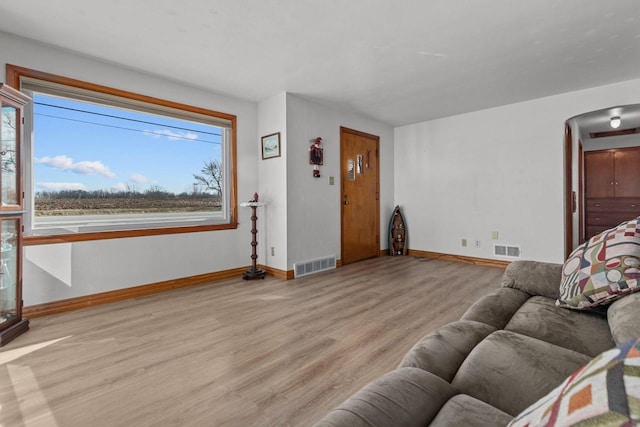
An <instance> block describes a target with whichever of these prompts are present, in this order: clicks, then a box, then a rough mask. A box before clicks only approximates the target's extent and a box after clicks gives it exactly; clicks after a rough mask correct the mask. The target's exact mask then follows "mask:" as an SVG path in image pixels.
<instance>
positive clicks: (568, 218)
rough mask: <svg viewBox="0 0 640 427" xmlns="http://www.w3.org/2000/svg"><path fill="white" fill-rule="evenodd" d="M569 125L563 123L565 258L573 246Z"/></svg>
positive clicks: (571, 144)
mask: <svg viewBox="0 0 640 427" xmlns="http://www.w3.org/2000/svg"><path fill="white" fill-rule="evenodd" d="M572 139H573V138H572V133H571V126H569V123H568V122H565V123H564V227H565V228H564V231H565V233H564V258H565V259H567V258H568V257H569V254H570V253H571V250H572V248H573V210H574V206H575V201H574V198H573V197H574V195H573V194H574V193H573V182H572V178H573V177H572V175H573V141H572Z"/></svg>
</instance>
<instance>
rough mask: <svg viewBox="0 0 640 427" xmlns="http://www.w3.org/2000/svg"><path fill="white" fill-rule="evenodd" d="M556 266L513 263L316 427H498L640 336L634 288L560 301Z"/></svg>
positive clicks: (639, 300) (639, 299)
mask: <svg viewBox="0 0 640 427" xmlns="http://www.w3.org/2000/svg"><path fill="white" fill-rule="evenodd" d="M561 268H562V266H561V265H559V264H548V263H540V262H533V261H518V262H514V263H512V264H511V265H509V267H507V269H506V270H505V273H504V276H503V279H502V287H501V288H499V289H497V290H496V291H494V292H492V293H491V294H489V295H487V296H485V297H484V298H482V299H480V300H479V301H477V302H476V303H475V304H474V305H473V306H471V307H470V308H469V309H468V310H467V311H466V313H465V314H464V315H463V316H462V318H461V319H460V320H458V321H456V322H453V323H450V324H448V325H445V326H443V327H442V328H440V329H438V330H436V331H434V332H432V333H430V334H428V335H427V336H425V337H424V338H422V339H421V340H420V341H419V342H418V343H416V344H415V345H414V347H413V348H412V349H411V350H410V351H409V352H408V353H407V354H406V355H405V357H404V359H403V360H402V361H401V363H400V366H399V367H398V368H397V369H395V370H394V371H392V372H389V373H388V374H386V375H384V376H383V377H381V378H379V379H377V380H376V381H374V382H373V383H371V384H369V385H368V386H366V387H365V388H363V389H362V390H360V391H359V392H357V393H356V394H355V395H353V396H352V397H350V398H349V399H348V400H346V401H345V402H344V403H342V404H341V405H340V406H338V407H337V408H335V409H334V410H333V411H331V412H330V413H329V414H327V415H326V416H325V417H324V418H323V419H322V420H321V421H319V422H318V423H317V424H316V426H318V427H327V426H334V427H336V426H369V427H370V426H396V425H398V426H425V425H432V426H445V425H447V426H503V425H506V424H508V423H509V422H510V421H511V420H512V419H513V418H514V417H515V416H516V415H518V414H519V413H520V412H521V411H523V410H524V409H526V408H527V407H528V406H529V405H531V404H533V403H535V402H536V401H537V400H538V399H540V398H541V397H543V396H544V395H546V394H547V393H549V392H550V391H552V390H553V389H554V388H556V387H557V386H558V385H559V384H561V383H562V381H563V380H564V379H565V378H566V377H567V376H569V375H571V374H572V373H573V372H574V371H576V370H577V369H578V368H580V367H581V366H583V365H584V364H585V363H587V362H589V361H590V360H591V359H592V358H593V357H594V356H596V355H598V354H600V353H601V352H603V351H605V350H607V349H610V348H613V347H615V346H616V345H618V344H621V343H623V342H626V341H628V340H630V339H633V338H637V337H638V336H640V292H638V293H634V294H631V295H628V296H626V297H624V298H622V299H619V300H617V301H615V302H613V303H612V304H611V305H609V306H608V307H604V308H602V309H601V310H597V311H595V312H594V311H577V310H569V309H566V308H558V307H556V306H555V300H556V299H557V298H558V296H559V284H560V280H561Z"/></svg>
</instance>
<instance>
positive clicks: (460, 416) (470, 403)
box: [429, 394, 513, 427]
mask: <svg viewBox="0 0 640 427" xmlns="http://www.w3.org/2000/svg"><path fill="white" fill-rule="evenodd" d="M512 419H513V417H512V416H511V415H509V414H507V413H506V412H502V411H501V410H500V409H498V408H494V407H493V406H491V405H489V404H488V403H484V402H483V401H481V400H478V399H475V398H473V397H471V396H467V395H466V394H457V395H455V396H453V397H452V398H451V399H449V400H448V401H447V403H445V404H444V406H443V407H442V409H441V410H440V412H438V415H436V417H435V419H434V420H433V421H432V422H431V424H429V426H430V427H445V426H451V427H459V426H474V427H484V426H486V427H496V426H505V425H507V424H508V423H509V422H510V421H511V420H512Z"/></svg>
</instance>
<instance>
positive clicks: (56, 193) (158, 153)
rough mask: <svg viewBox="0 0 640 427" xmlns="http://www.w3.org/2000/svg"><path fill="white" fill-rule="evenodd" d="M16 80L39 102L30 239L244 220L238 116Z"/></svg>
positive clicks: (30, 114)
mask: <svg viewBox="0 0 640 427" xmlns="http://www.w3.org/2000/svg"><path fill="white" fill-rule="evenodd" d="M11 78H12V79H13V81H12V80H11ZM7 80H8V81H9V82H11V83H14V84H15V81H16V80H17V81H18V82H19V85H20V88H21V90H22V91H23V92H25V93H27V94H28V95H30V96H31V97H32V99H33V102H32V106H31V108H29V109H27V112H26V116H27V117H26V120H25V130H26V132H25V171H26V173H25V189H26V191H25V208H26V209H27V211H28V215H27V218H26V220H25V225H26V227H25V242H26V243H27V244H28V243H30V241H43V242H47V241H51V239H55V241H60V240H61V236H62V240H64V241H74V240H87V239H100V238H113V237H130V236H135V235H149V234H166V233H179V232H189V231H203V230H214V229H226V228H233V227H235V226H236V223H235V218H236V215H235V209H236V199H235V174H234V170H235V145H234V144H235V116H231V115H227V114H222V113H217V112H213V111H209V110H204V109H201V108H197V107H190V106H185V105H182V104H177V103H173V102H169V101H164V100H159V99H155V98H149V97H145V96H142V95H137V94H133V93H129V92H124V91H120V90H116V89H111V88H106V87H103V86H98V85H93V84H90V83H85V82H80V81H77V80H72V79H67V78H64V77H59V76H53V75H49V74H44V73H40V72H37V71H32V70H26V69H23V68H18V67H14V66H10V65H7Z"/></svg>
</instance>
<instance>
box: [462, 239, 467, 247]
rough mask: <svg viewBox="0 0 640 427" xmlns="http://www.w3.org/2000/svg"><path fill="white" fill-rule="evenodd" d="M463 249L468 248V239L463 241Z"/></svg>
mask: <svg viewBox="0 0 640 427" xmlns="http://www.w3.org/2000/svg"><path fill="white" fill-rule="evenodd" d="M462 247H463V248H466V247H467V239H462Z"/></svg>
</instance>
